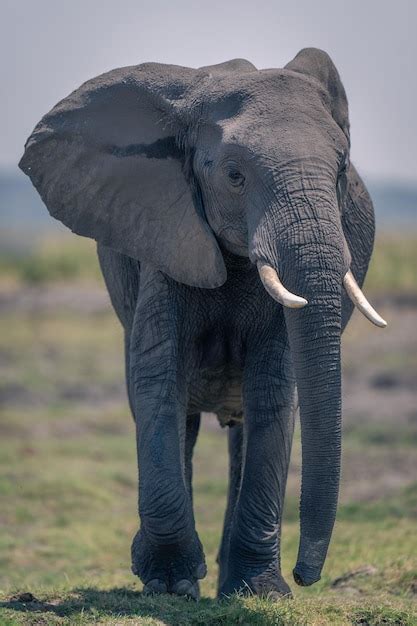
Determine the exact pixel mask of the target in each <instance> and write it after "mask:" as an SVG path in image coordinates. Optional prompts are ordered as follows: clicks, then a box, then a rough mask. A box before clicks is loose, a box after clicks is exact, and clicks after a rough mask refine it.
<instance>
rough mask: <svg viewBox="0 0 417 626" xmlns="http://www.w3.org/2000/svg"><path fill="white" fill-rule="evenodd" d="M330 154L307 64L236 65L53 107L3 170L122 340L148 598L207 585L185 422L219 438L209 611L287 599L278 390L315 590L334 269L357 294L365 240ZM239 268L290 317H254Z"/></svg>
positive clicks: (330, 423)
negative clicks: (237, 593)
mask: <svg viewBox="0 0 417 626" xmlns="http://www.w3.org/2000/svg"><path fill="white" fill-rule="evenodd" d="M348 155H349V122H348V107H347V101H346V95H345V91H344V89H343V86H342V84H341V82H340V78H339V75H338V73H337V71H336V68H335V67H334V65H333V63H332V61H331V60H330V58H329V57H328V55H327V54H326V53H324V52H322V51H320V50H316V49H305V50H302V51H301V52H300V53H299V54H298V55H297V56H296V57H295V59H294V60H293V61H291V62H290V63H289V64H288V65H287V66H286V68H285V69H271V70H257V69H256V68H255V67H254V66H253V65H252V64H251V63H249V62H248V61H244V60H235V61H230V62H228V63H224V64H221V65H217V66H213V67H207V68H202V69H199V70H194V69H189V68H183V67H177V66H167V65H159V64H152V63H150V64H145V65H139V66H136V67H129V68H123V69H118V70H114V71H112V72H109V73H108V74H104V75H103V76H100V77H98V78H95V79H93V80H91V81H89V82H87V83H85V84H84V85H82V86H81V87H80V88H79V89H78V90H77V91H75V92H74V93H73V94H71V95H70V96H69V97H68V98H66V99H64V100H63V101H62V102H61V103H59V104H58V105H57V106H56V107H55V108H54V109H53V110H52V111H51V112H50V113H49V114H48V115H46V116H45V117H44V118H43V120H42V121H41V122H40V123H39V124H38V126H37V127H36V129H35V130H34V133H33V134H32V135H31V137H30V138H29V141H28V143H27V145H26V152H25V155H24V156H23V158H22V161H21V164H20V165H21V167H22V169H23V170H24V171H25V172H26V173H27V174H28V175H29V176H30V177H31V179H32V181H33V183H34V185H35V186H36V187H37V189H38V191H39V193H40V194H41V196H42V198H43V200H44V202H45V204H46V205H47V207H48V209H49V211H50V212H51V214H52V215H53V216H55V217H56V218H57V219H60V220H61V221H63V222H64V223H65V224H66V225H67V226H69V227H70V228H71V229H72V230H73V231H74V232H76V233H79V234H81V235H85V236H89V237H93V238H94V239H96V240H97V241H98V243H99V246H98V252H99V258H100V263H101V267H102V270H103V274H104V278H105V281H106V284H107V287H108V290H109V293H110V297H111V300H112V303H113V305H114V308H115V310H116V313H117V315H118V316H119V318H120V321H121V322H122V324H123V327H124V329H125V344H126V375H127V386H128V392H129V400H130V405H131V409H132V413H133V415H134V416H135V420H136V427H137V447H138V459H139V484H140V489H139V494H140V495H139V514H140V520H141V525H140V531H139V532H138V533H137V535H136V537H135V538H134V541H133V546H132V560H133V571H134V572H135V573H136V574H137V575H138V576H139V577H140V578H141V580H142V581H143V582H144V583H145V590H146V591H148V592H153V593H158V592H170V593H176V594H179V595H189V596H192V597H197V595H198V579H199V578H202V577H204V575H205V572H206V568H205V563H204V554H203V549H202V546H201V543H200V541H199V539H198V536H197V533H196V530H195V523H194V516H193V508H192V494H191V474H192V469H191V457H192V450H193V446H194V443H195V440H196V437H197V434H198V427H199V414H200V412H201V411H213V412H216V413H217V414H218V416H219V419H220V420H221V422H222V423H223V424H225V423H229V424H230V426H231V427H230V429H229V450H230V488H229V500H228V506H227V512H226V516H225V525H224V532H223V539H222V544H221V548H220V551H219V565H220V577H219V594H220V595H222V594H229V593H231V592H233V591H234V590H239V589H241V590H242V589H243V591H248V590H251V591H252V592H254V593H255V594H270V596H272V597H279V596H281V595H286V594H288V593H290V590H289V587H288V585H287V583H286V582H285V581H284V579H283V578H282V576H281V572H280V525H281V515H282V506H283V498H284V491H285V484H286V478H287V469H288V462H289V457H290V450H291V442H292V434H293V403H294V391H295V383H296V384H297V389H298V398H299V406H300V416H301V426H302V449H303V466H302V493H301V505H300V516H301V540H300V547H299V554H298V560H297V564H296V566H295V569H294V578H295V580H296V582H297V583H298V584H301V585H310V584H312V583H314V582H315V581H317V580H318V579H319V578H320V573H321V569H322V566H323V563H324V560H325V557H326V552H327V548H328V544H329V541H330V537H331V533H332V529H333V524H334V520H335V514H336V506H337V498H338V488H339V470H340V450H341V437H340V435H341V388H340V385H341V383H340V337H341V331H342V329H343V327H344V326H345V324H346V322H347V321H348V319H349V316H350V314H351V312H352V305H351V304H350V302H349V301H348V299H347V297H346V294H345V292H344V290H343V289H342V277H343V275H344V274H345V272H346V271H347V269H348V268H349V266H350V267H351V269H352V271H353V273H354V275H355V276H356V279H357V281H358V282H359V284H361V283H362V282H363V279H364V276H365V272H366V269H367V266H368V262H369V258H370V255H371V251H372V245H373V237H374V217H373V208H372V203H371V200H370V198H369V196H368V193H367V191H366V189H365V187H364V185H363V183H362V181H361V180H360V178H359V176H358V174H357V173H356V171H355V169H354V167H353V166H352V165H351V164H350V163H349V159H348ZM346 243H347V245H346ZM258 260H262V261H265V262H267V263H268V264H269V265H270V266H272V267H273V268H275V269H276V270H277V272H278V274H279V276H280V278H281V281H282V282H283V284H284V285H285V286H286V287H287V289H289V290H290V291H292V292H294V293H296V294H298V295H300V296H303V297H305V298H306V299H307V300H308V306H306V307H305V308H303V309H298V310H295V309H284V308H283V307H282V306H281V305H279V304H278V303H277V302H275V301H274V300H272V298H271V297H270V296H269V295H268V294H267V293H266V291H265V290H264V288H263V286H262V283H261V281H260V279H259V275H258V272H257V269H256V262H257V261H258ZM242 412H243V415H244V423H243V425H242V420H241V418H242ZM213 463H216V459H215V458H213Z"/></svg>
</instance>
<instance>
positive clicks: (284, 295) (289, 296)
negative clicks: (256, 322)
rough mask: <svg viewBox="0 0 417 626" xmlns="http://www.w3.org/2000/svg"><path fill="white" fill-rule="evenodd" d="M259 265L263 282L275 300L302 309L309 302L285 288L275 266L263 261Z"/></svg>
mask: <svg viewBox="0 0 417 626" xmlns="http://www.w3.org/2000/svg"><path fill="white" fill-rule="evenodd" d="M257 266H258V272H259V276H260V277H261V281H262V284H263V286H264V287H265V289H266V290H267V292H268V293H269V295H270V296H272V298H274V300H276V301H277V302H279V303H280V304H282V305H283V306H286V307H288V308H289V309H301V308H302V307H303V306H305V305H306V304H308V302H307V300H305V299H304V298H300V296H296V295H295V294H293V293H291V291H288V289H285V287H284V285H283V284H282V282H281V281H280V279H279V278H278V274H277V273H276V271H275V270H274V268H273V267H271V266H270V265H267V264H266V263H262V262H261V261H258V263H257Z"/></svg>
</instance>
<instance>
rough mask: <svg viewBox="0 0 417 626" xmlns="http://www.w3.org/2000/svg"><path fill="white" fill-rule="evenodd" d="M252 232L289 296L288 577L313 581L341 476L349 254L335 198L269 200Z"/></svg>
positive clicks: (261, 258)
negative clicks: (293, 532)
mask: <svg viewBox="0 0 417 626" xmlns="http://www.w3.org/2000/svg"><path fill="white" fill-rule="evenodd" d="M286 197H287V200H288V195H287V196H286ZM322 197H323V196H322ZM290 208H292V209H293V212H292V215H293V216H294V213H295V215H296V217H293V218H292V219H288V214H289V209H290ZM302 210H303V213H301V211H302ZM301 215H302V218H301V220H300V216H301ZM331 216H334V218H331ZM250 231H252V232H251V236H252V239H251V241H252V244H251V248H250V257H251V260H252V261H253V262H256V263H257V264H258V269H262V268H264V267H265V265H266V266H267V267H270V268H271V269H273V270H276V272H277V273H278V274H279V277H280V278H281V281H282V284H283V285H285V288H286V289H285V291H286V292H287V293H286V294H285V296H286V297H287V298H288V297H289V296H288V295H287V294H288V290H289V292H290V296H292V299H291V298H290V305H288V304H286V303H285V302H283V304H284V313H285V321H286V326H287V332H288V338H289V344H290V349H291V355H292V361H293V367H294V373H295V378H296V383H297V388H298V397H299V406H300V419H301V436H302V485H301V502H300V522H301V539H300V546H299V553H298V560H297V564H296V567H295V569H294V578H295V581H296V582H297V583H298V584H300V585H311V584H312V583H314V582H316V581H317V580H319V579H320V574H321V570H322V567H323V564H324V560H325V558H326V553H327V549H328V545H329V542H330V538H331V534H332V530H333V525H334V521H335V516H336V508H337V501H338V492H339V479H340V459H341V364H340V338H341V295H342V280H343V276H344V274H345V273H346V269H347V261H346V258H345V252H344V251H345V246H344V240H343V234H342V230H341V226H340V218H339V214H338V211H337V204H336V200H335V198H330V200H329V202H328V203H327V204H326V205H324V204H321V205H315V204H314V203H312V202H311V201H308V202H307V201H306V197H305V195H303V197H302V198H300V199H299V201H298V202H297V205H296V206H295V207H294V206H293V207H288V206H287V207H286V209H285V212H284V213H283V207H282V205H281V206H279V205H277V204H276V203H275V204H274V206H272V207H270V209H269V210H268V211H267V212H266V213H264V214H263V216H262V218H261V219H260V220H259V221H258V223H257V224H256V228H253V229H251V228H250ZM260 274H261V278H262V272H261V271H260ZM270 278H273V277H272V276H270ZM262 280H263V278H262ZM263 282H264V285H265V281H264V280H263ZM265 286H266V285H265ZM267 291H269V293H271V291H270V290H269V289H268V288H267ZM291 292H292V293H291ZM295 294H297V296H295ZM271 295H273V294H272V293H271ZM273 297H274V295H273ZM294 298H298V300H294ZM276 299H277V298H276ZM302 299H304V301H302ZM305 301H307V303H306V302H305ZM297 304H298V307H297V306H294V305H297ZM304 304H305V305H304Z"/></svg>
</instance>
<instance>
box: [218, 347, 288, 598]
mask: <svg viewBox="0 0 417 626" xmlns="http://www.w3.org/2000/svg"><path fill="white" fill-rule="evenodd" d="M286 353H288V350H287V349H286V348H285V346H276V349H275V350H274V346H273V340H272V339H270V345H269V346H268V347H267V348H266V349H265V350H263V351H262V349H259V348H258V349H257V352H256V355H254V358H249V359H248V361H249V362H248V363H247V366H246V367H245V383H244V392H243V395H244V413H245V422H244V429H245V435H244V439H245V451H244V455H245V456H244V463H243V475H242V481H241V487H240V491H239V494H238V499H237V503H236V506H235V510H234V513H233V518H232V523H231V528H230V539H229V554H228V559H227V575H226V576H225V577H224V578H223V580H221V585H220V588H219V595H220V596H222V595H229V594H231V593H233V592H236V591H239V592H243V593H254V594H256V595H262V596H268V597H271V598H279V597H283V596H288V595H290V594H291V590H290V588H289V586H288V585H287V583H286V582H285V580H284V579H283V577H282V575H281V567H280V535H281V516H282V510H283V501H284V494H285V486H286V481H287V472H288V465H289V460H290V452H291V444H292V436H293V429H294V418H293V397H294V383H293V376H292V369H291V364H290V362H289V358H288V354H286Z"/></svg>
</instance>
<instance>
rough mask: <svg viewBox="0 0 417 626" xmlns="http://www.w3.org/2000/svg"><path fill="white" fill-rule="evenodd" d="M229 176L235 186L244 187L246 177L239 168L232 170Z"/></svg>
mask: <svg viewBox="0 0 417 626" xmlns="http://www.w3.org/2000/svg"><path fill="white" fill-rule="evenodd" d="M228 177H229V181H230V183H231V184H232V185H233V187H242V186H243V184H244V182H245V177H244V176H243V174H241V173H240V172H239V171H238V170H230V172H229V173H228Z"/></svg>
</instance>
